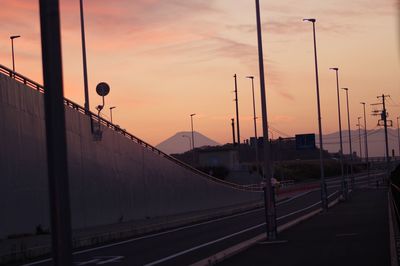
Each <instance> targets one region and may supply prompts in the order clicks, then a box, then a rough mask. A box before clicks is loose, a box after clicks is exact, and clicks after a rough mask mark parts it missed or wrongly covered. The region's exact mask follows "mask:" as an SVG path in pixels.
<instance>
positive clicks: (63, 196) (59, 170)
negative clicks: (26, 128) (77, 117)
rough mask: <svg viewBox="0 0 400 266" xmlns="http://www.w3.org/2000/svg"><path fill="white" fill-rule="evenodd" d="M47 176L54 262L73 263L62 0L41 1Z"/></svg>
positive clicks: (59, 264)
mask: <svg viewBox="0 0 400 266" xmlns="http://www.w3.org/2000/svg"><path fill="white" fill-rule="evenodd" d="M39 6H40V32H41V44H42V45H41V46H42V65H43V85H44V88H45V90H46V93H45V94H44V109H45V122H46V144H47V145H46V149H47V176H48V180H49V182H48V190H49V205H50V206H49V207H50V208H49V210H50V217H51V219H50V224H51V239H52V255H53V263H54V265H57V266H69V265H73V263H72V236H71V235H72V234H71V210H70V200H69V199H70V197H69V180H68V159H67V143H66V130H65V112H64V93H63V72H62V59H61V57H62V53H61V33H60V11H59V10H60V8H59V1H58V0H40V1H39Z"/></svg>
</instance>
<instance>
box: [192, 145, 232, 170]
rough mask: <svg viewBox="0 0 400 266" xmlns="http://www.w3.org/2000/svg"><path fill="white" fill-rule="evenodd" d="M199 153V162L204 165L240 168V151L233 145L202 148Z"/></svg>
mask: <svg viewBox="0 0 400 266" xmlns="http://www.w3.org/2000/svg"><path fill="white" fill-rule="evenodd" d="M197 153H198V164H199V165H201V166H202V167H221V166H222V167H225V168H227V169H230V170H235V169H238V168H239V151H238V150H237V149H236V148H234V147H233V146H231V145H225V146H218V147H209V148H205V149H200V150H198V151H197Z"/></svg>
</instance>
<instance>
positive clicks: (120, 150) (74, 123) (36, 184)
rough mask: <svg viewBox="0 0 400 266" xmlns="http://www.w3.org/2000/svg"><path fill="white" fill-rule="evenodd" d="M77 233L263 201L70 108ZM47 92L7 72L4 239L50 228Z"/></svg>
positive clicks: (1, 142)
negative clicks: (98, 135)
mask: <svg viewBox="0 0 400 266" xmlns="http://www.w3.org/2000/svg"><path fill="white" fill-rule="evenodd" d="M65 110H66V123H67V143H68V161H69V162H68V163H69V176H70V192H71V208H72V224H73V228H85V227H91V226H96V225H103V224H112V223H116V222H118V221H121V220H123V221H128V220H135V219H146V218H151V217H158V216H166V215H173V214H179V213H185V212H193V211H197V210H206V209H213V208H219V207H224V206H232V205H235V204H239V203H246V202H252V201H255V200H259V199H261V194H260V193H255V192H248V191H242V190H238V189H234V188H232V187H230V186H227V185H224V184H220V183H216V182H215V181H213V180H211V179H208V178H206V177H204V176H202V175H200V174H197V173H195V172H193V171H191V170H189V169H187V168H184V167H181V166H179V165H177V164H176V163H174V162H173V161H171V160H168V159H167V158H164V157H163V156H160V155H159V154H157V153H155V152H153V151H151V150H149V149H148V148H145V147H143V146H142V145H139V144H137V143H134V142H133V141H131V140H130V139H128V138H126V137H125V136H123V135H121V134H120V133H118V132H116V131H114V130H111V129H109V128H106V127H102V130H103V138H102V140H101V141H94V140H93V137H92V134H91V127H90V123H91V122H90V118H89V117H88V116H85V115H84V114H81V113H79V112H78V111H76V110H74V109H72V108H70V107H66V109H65ZM45 139H46V138H45V122H44V98H43V94H42V93H40V92H38V91H35V90H33V89H31V88H30V87H27V86H26V85H24V84H22V83H19V82H16V81H15V80H13V79H11V78H10V77H7V76H4V75H2V74H0V215H1V217H2V218H1V219H0V238H3V237H5V236H8V235H11V234H22V233H34V232H35V227H36V226H37V225H39V224H40V225H42V226H43V227H44V228H48V227H49V214H48V188H47V165H46V148H45V147H46V146H45Z"/></svg>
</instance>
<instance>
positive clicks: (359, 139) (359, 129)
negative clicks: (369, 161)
mask: <svg viewBox="0 0 400 266" xmlns="http://www.w3.org/2000/svg"><path fill="white" fill-rule="evenodd" d="M361 118H362V117H361V116H359V117H357V120H358V124H357V126H358V143H359V144H360V158H362V148H361V124H360V119H361Z"/></svg>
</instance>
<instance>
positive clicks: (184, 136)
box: [182, 135, 192, 151]
mask: <svg viewBox="0 0 400 266" xmlns="http://www.w3.org/2000/svg"><path fill="white" fill-rule="evenodd" d="M182 138H187V139H188V140H189V151H190V150H191V149H192V140H191V139H190V137H189V136H186V135H182Z"/></svg>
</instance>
